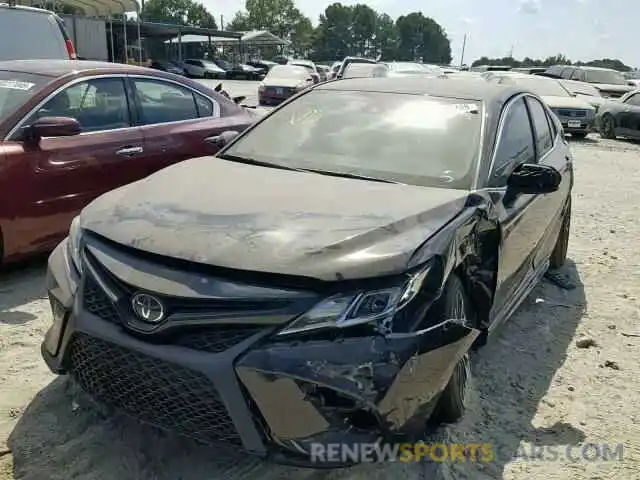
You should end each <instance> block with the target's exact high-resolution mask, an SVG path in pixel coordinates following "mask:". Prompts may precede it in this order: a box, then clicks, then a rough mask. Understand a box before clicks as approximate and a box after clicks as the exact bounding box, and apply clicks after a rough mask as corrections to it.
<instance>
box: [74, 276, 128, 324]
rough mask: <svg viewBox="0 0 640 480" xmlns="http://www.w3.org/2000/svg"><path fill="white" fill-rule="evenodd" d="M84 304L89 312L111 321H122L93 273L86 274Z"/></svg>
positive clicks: (83, 293)
mask: <svg viewBox="0 0 640 480" xmlns="http://www.w3.org/2000/svg"><path fill="white" fill-rule="evenodd" d="M82 304H83V306H84V308H85V310H87V311H88V312H90V313H92V314H94V315H95V316H96V317H100V318H101V319H103V320H106V321H107V322H111V323H120V316H119V315H118V311H117V310H116V308H115V307H114V305H113V303H112V302H111V300H109V297H107V294H106V293H105V292H104V290H103V289H102V288H101V287H100V285H98V282H96V281H95V280H94V279H93V278H92V277H91V275H88V274H87V275H85V279H84V288H83V291H82Z"/></svg>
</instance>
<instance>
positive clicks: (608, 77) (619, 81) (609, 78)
mask: <svg viewBox="0 0 640 480" xmlns="http://www.w3.org/2000/svg"><path fill="white" fill-rule="evenodd" d="M585 73H586V80H587V82H589V83H608V84H609V85H626V84H627V80H626V79H625V78H624V75H622V74H621V73H620V72H616V71H614V70H586V71H585Z"/></svg>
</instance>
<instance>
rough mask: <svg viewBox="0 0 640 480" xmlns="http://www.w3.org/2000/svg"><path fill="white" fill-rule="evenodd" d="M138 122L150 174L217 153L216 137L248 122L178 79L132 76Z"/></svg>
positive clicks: (242, 116)
mask: <svg viewBox="0 0 640 480" xmlns="http://www.w3.org/2000/svg"><path fill="white" fill-rule="evenodd" d="M130 84H131V87H132V90H133V91H134V92H135V93H134V97H135V103H136V111H137V118H138V125H140V127H141V129H142V134H143V135H144V144H145V145H144V148H145V153H144V159H143V162H144V164H145V168H146V171H147V174H151V173H153V172H155V171H157V170H160V169H161V168H164V167H166V166H168V165H171V164H174V163H176V162H180V161H182V160H186V159H189V158H194V157H202V156H206V155H213V154H215V153H216V152H217V151H218V149H219V147H218V146H217V145H216V143H215V140H216V138H215V137H217V136H218V135H220V134H221V133H222V132H224V131H227V130H236V131H242V130H244V129H245V128H246V127H247V126H248V123H249V122H248V117H247V116H245V115H237V116H234V115H224V116H223V113H224V112H223V111H222V109H221V107H220V104H219V103H218V102H217V101H216V100H215V99H213V98H208V97H206V96H205V95H203V94H201V93H200V92H197V91H195V90H192V89H190V88H188V87H187V86H185V85H183V84H179V83H176V82H172V81H168V80H163V79H157V78H149V77H135V76H134V77H131V78H130Z"/></svg>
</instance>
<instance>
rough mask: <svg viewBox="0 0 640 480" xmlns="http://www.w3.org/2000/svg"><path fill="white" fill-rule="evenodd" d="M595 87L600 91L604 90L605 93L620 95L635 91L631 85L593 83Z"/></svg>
mask: <svg viewBox="0 0 640 480" xmlns="http://www.w3.org/2000/svg"><path fill="white" fill-rule="evenodd" d="M591 85H593V86H594V87H596V88H597V89H598V90H604V91H605V92H618V93H627V92H629V91H631V90H633V87H632V86H631V85H616V84H612V83H592V84H591Z"/></svg>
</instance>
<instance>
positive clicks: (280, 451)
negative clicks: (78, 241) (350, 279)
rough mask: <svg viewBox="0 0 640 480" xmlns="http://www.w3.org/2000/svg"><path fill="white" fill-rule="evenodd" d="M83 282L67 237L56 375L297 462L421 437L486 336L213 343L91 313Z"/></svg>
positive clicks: (448, 331)
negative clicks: (323, 449) (171, 339)
mask: <svg viewBox="0 0 640 480" xmlns="http://www.w3.org/2000/svg"><path fill="white" fill-rule="evenodd" d="M83 282H84V281H83V280H81V279H79V278H78V277H77V274H76V273H75V270H74V268H73V267H72V266H71V263H70V259H69V258H68V256H67V248H66V242H63V243H62V244H61V245H60V246H58V247H57V248H56V250H55V251H54V252H53V253H52V255H51V257H50V259H49V268H48V273H47V289H48V292H49V296H50V300H51V303H52V310H53V312H54V315H53V316H54V320H53V324H52V325H51V327H50V328H49V330H48V332H47V333H46V336H45V341H44V342H43V344H42V355H43V358H44V360H45V361H46V363H47V365H48V366H49V368H50V369H51V370H52V371H53V372H54V373H58V374H63V373H67V372H68V373H70V374H71V375H72V376H73V377H74V378H75V380H76V381H77V382H78V383H79V384H80V386H81V387H82V388H83V389H84V390H85V391H86V392H87V393H88V394H89V395H90V396H92V397H94V399H95V400H97V401H99V402H101V403H105V404H107V405H109V406H111V407H114V408H116V409H119V410H122V411H124V412H125V413H127V414H129V415H131V416H133V417H135V418H137V419H139V420H142V421H144V422H147V423H151V424H154V425H156V426H159V427H161V428H165V429H168V430H172V431H176V432H178V433H180V434H183V435H186V436H190V437H193V438H196V439H197V440H201V441H204V442H206V443H212V444H215V443H218V442H223V443H225V444H227V445H232V446H234V447H236V448H239V449H242V450H244V451H247V452H249V453H252V454H256V455H259V456H263V457H269V458H271V459H274V460H276V461H279V462H283V463H290V464H299V465H310V466H315V467H326V466H339V465H333V464H332V465H326V464H323V465H318V464H315V463H313V462H312V461H311V452H312V448H313V445H314V444H316V445H317V444H323V445H325V446H328V445H329V444H355V443H363V442H366V443H371V442H377V441H379V440H380V439H396V438H400V437H401V438H407V436H409V437H410V436H413V435H420V434H421V433H422V432H423V431H424V425H425V421H426V419H427V418H428V416H429V415H430V413H431V410H432V409H433V407H434V406H435V402H436V401H437V399H438V396H439V394H440V392H441V391H442V390H443V388H444V387H445V385H446V383H447V382H448V380H449V378H450V376H451V373H452V371H453V368H454V366H455V364H456V363H457V362H458V361H459V359H460V358H461V357H462V356H463V355H464V354H465V353H466V352H467V350H468V349H469V347H470V346H471V344H472V343H473V341H474V340H475V338H476V336H477V334H478V332H477V331H476V330H473V329H470V328H468V327H466V326H463V325H461V324H459V323H457V322H455V321H449V322H444V323H442V324H439V325H436V326H433V327H431V328H429V329H426V330H423V331H421V332H418V333H414V334H405V335H391V336H387V337H383V336H378V335H373V336H362V337H355V338H354V337H352V338H342V339H340V340H314V341H299V340H298V341H296V340H293V339H291V340H274V337H273V333H274V330H275V329H276V328H277V327H275V326H272V327H265V328H259V329H257V330H255V331H254V332H255V333H253V334H250V335H248V336H245V337H244V338H243V339H242V340H241V341H239V342H236V343H235V344H233V345H230V346H229V348H225V349H223V350H216V351H215V352H212V351H205V350H203V349H201V348H200V347H199V346H198V345H199V344H198V343H197V342H196V343H193V342H192V343H191V344H184V343H183V344H182V345H177V344H169V345H168V344H159V343H158V342H157V341H156V340H155V339H153V338H152V336H151V335H147V336H144V335H142V336H141V335H139V334H136V333H135V332H132V331H130V330H129V329H128V328H127V327H126V326H125V325H123V324H118V323H114V322H112V321H107V320H105V319H104V318H101V316H100V315H95V314H93V313H90V312H89V311H87V309H85V308H84V307H83V297H84V295H85V290H84V289H83V288H82V287H80V286H81V285H82V284H83ZM76 292H77V293H76ZM184 345H187V346H184Z"/></svg>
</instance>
